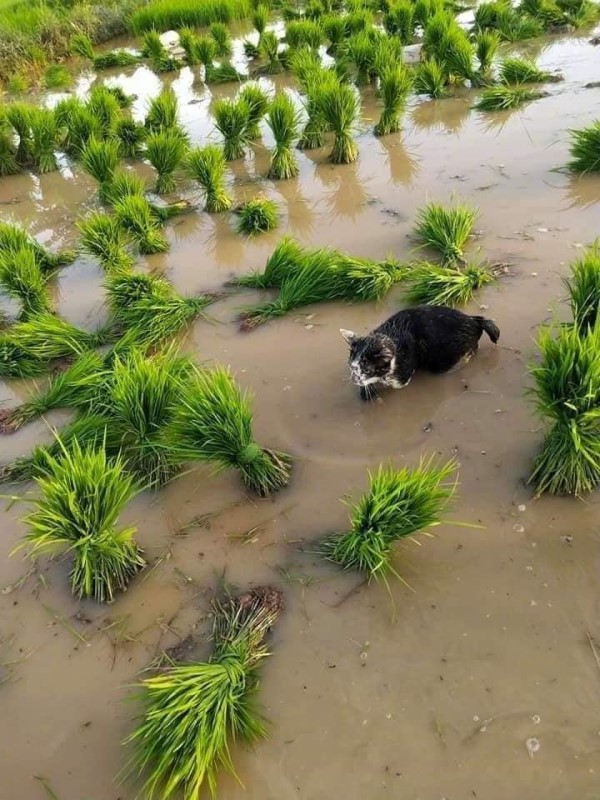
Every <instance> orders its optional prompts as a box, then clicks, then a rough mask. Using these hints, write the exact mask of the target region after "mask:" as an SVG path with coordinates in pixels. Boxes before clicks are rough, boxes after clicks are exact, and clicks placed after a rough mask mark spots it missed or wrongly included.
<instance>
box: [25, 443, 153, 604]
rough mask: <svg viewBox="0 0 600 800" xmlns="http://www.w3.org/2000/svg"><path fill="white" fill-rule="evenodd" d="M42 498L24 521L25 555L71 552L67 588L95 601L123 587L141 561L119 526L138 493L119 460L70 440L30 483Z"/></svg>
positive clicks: (129, 532) (130, 535) (127, 531)
mask: <svg viewBox="0 0 600 800" xmlns="http://www.w3.org/2000/svg"><path fill="white" fill-rule="evenodd" d="M35 481H36V483H37V485H38V488H39V490H40V493H41V496H40V498H39V499H38V500H37V501H36V503H35V509H34V510H33V511H32V512H31V514H29V515H28V516H27V517H25V519H24V522H25V524H26V525H27V527H28V528H29V531H28V533H27V534H26V537H25V540H26V542H27V543H28V544H29V546H30V550H29V555H30V557H32V558H36V557H37V556H39V555H40V554H41V553H46V552H50V553H53V554H54V553H71V554H72V556H73V567H72V569H71V576H70V579H71V589H72V591H73V593H74V594H76V595H77V596H78V597H79V598H83V597H92V598H94V600H96V601H97V602H99V603H103V602H106V601H109V600H112V599H113V598H114V596H115V594H116V593H117V592H119V591H123V590H125V589H126V588H127V586H128V584H129V582H130V581H131V579H132V578H133V576H134V575H135V574H136V573H137V572H139V570H140V569H143V567H144V566H145V564H146V562H145V561H144V558H143V556H142V552H141V550H140V549H139V548H138V546H137V545H136V543H135V541H134V538H133V536H134V534H135V533H136V529H135V528H134V527H128V528H118V527H117V521H118V517H119V514H120V513H121V511H122V510H123V508H124V507H125V506H126V505H127V503H128V502H129V501H130V500H131V499H132V498H133V497H134V496H135V494H136V493H137V489H136V487H135V484H134V482H133V480H132V478H131V477H129V476H128V475H127V474H126V472H125V468H124V464H123V461H122V460H121V459H120V458H118V457H117V458H114V459H109V458H108V457H107V455H106V452H105V451H104V450H103V449H102V448H93V447H89V448H85V447H82V446H80V445H79V444H78V443H77V442H74V443H73V444H72V446H71V447H70V448H69V450H67V449H66V448H65V449H64V451H63V452H62V454H61V455H60V457H58V458H54V457H52V456H50V455H49V456H47V459H46V464H45V466H44V473H43V475H41V476H38V477H36V479H35Z"/></svg>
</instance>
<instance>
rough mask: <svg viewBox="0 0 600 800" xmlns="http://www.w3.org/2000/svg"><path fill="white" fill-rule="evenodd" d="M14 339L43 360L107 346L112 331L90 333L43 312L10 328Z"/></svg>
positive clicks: (24, 348) (76, 354) (65, 356)
mask: <svg viewBox="0 0 600 800" xmlns="http://www.w3.org/2000/svg"><path fill="white" fill-rule="evenodd" d="M9 335H10V337H11V338H12V339H13V340H14V341H15V342H18V344H19V346H20V347H21V348H23V350H26V351H27V352H28V353H29V355H30V356H32V357H33V358H36V359H38V360H39V361H52V360H54V359H57V358H69V357H71V356H78V355H81V354H82V353H84V352H85V351H86V350H93V349H94V348H96V347H101V346H102V345H104V344H107V343H108V342H109V341H110V339H111V336H112V333H111V331H110V330H109V329H101V330H98V331H95V332H93V333H92V332H90V331H86V330H83V329H82V328H78V327H77V326H76V325H73V324H72V323H70V322H67V321H66V320H64V319H61V318H60V317H57V316H56V315H54V314H51V313H49V312H47V311H46V312H41V313H39V314H36V315H35V316H34V317H31V318H29V319H28V320H26V321H24V322H17V323H16V324H15V325H13V326H12V328H11V329H10V334H9Z"/></svg>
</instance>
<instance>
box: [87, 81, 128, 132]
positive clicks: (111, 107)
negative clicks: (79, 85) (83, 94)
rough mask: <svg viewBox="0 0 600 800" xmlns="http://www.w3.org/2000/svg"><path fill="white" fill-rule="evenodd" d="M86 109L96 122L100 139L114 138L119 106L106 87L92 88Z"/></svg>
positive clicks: (119, 116)
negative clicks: (100, 134)
mask: <svg viewBox="0 0 600 800" xmlns="http://www.w3.org/2000/svg"><path fill="white" fill-rule="evenodd" d="M87 107H88V109H89V110H90V111H91V113H92V114H93V115H94V117H95V118H96V119H97V120H98V125H99V127H100V131H101V133H102V138H109V137H112V136H114V133H115V130H116V127H117V123H118V121H119V120H120V119H121V106H120V103H119V101H118V100H117V98H116V97H115V95H114V93H113V92H112V91H110V89H108V88H107V87H106V86H94V88H93V89H92V90H91V92H90V96H89V98H88V101H87Z"/></svg>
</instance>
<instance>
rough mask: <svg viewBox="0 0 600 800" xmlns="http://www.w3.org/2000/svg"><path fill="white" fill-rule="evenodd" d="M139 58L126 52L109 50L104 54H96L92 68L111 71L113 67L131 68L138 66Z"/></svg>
mask: <svg viewBox="0 0 600 800" xmlns="http://www.w3.org/2000/svg"><path fill="white" fill-rule="evenodd" d="M140 61H141V56H139V55H136V54H135V53H130V52H129V51H128V50H109V51H108V52H106V53H96V55H95V56H94V67H95V68H96V69H112V68H113V67H132V66H133V65H134V64H139V63H140Z"/></svg>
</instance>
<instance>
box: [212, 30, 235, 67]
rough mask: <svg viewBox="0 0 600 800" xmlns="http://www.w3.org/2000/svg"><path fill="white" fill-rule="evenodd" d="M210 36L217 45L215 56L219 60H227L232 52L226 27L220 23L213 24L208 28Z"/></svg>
mask: <svg viewBox="0 0 600 800" xmlns="http://www.w3.org/2000/svg"><path fill="white" fill-rule="evenodd" d="M210 35H211V36H212V37H213V39H214V40H215V44H216V45H217V56H218V57H219V58H229V56H230V55H231V53H232V51H233V44H232V42H231V36H230V34H229V28H228V27H227V25H224V24H223V23H222V22H213V24H212V25H211V26H210Z"/></svg>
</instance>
